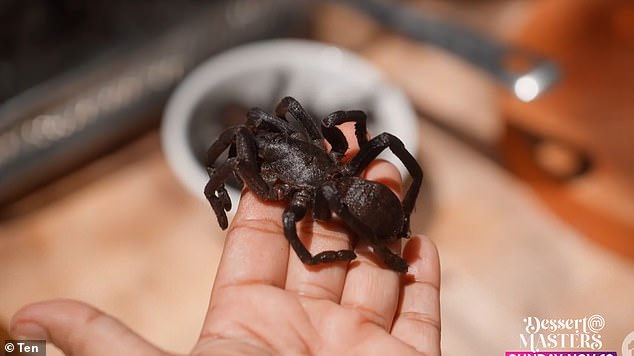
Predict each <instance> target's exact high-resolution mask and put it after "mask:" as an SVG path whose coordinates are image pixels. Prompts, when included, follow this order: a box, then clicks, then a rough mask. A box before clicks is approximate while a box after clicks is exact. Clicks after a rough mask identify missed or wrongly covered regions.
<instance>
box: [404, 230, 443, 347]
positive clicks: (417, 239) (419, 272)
mask: <svg viewBox="0 0 634 356" xmlns="http://www.w3.org/2000/svg"><path fill="white" fill-rule="evenodd" d="M403 257H404V258H405V259H406V260H407V262H408V263H410V264H411V267H410V272H411V273H412V274H413V275H414V278H413V281H412V282H411V283H408V284H406V285H405V286H404V287H403V291H402V296H401V301H400V305H399V309H398V311H397V314H396V319H395V321H394V326H393V327H392V335H394V336H395V337H396V338H398V339H400V340H402V341H403V342H405V343H407V344H409V345H411V346H413V347H414V348H416V349H417V350H418V351H420V352H423V353H425V354H428V355H440V349H439V345H440V289H439V288H440V262H439V258H438V250H437V249H436V246H435V244H434V243H433V242H432V241H431V240H430V239H429V238H427V237H425V236H414V237H412V238H411V239H410V240H409V241H408V242H407V244H406V245H405V249H404V252H403Z"/></svg>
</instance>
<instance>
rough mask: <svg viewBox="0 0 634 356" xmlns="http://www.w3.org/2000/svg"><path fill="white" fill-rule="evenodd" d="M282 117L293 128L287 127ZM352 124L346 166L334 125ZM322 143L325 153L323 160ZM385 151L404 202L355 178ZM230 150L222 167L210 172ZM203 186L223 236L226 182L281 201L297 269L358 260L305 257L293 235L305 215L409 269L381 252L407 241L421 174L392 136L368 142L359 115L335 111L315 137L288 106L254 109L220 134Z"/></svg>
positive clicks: (299, 112)
mask: <svg viewBox="0 0 634 356" xmlns="http://www.w3.org/2000/svg"><path fill="white" fill-rule="evenodd" d="M287 114H288V116H290V118H292V119H294V121H289V120H288V119H287ZM349 121H353V122H355V136H356V139H357V142H358V143H359V147H360V150H359V152H358V153H357V154H356V155H355V156H354V157H353V158H352V159H351V160H350V161H349V162H347V163H343V162H342V161H341V159H342V158H343V155H344V153H345V152H346V150H347V149H348V142H347V141H346V139H345V137H344V135H343V133H342V132H341V131H340V130H339V128H337V126H338V125H340V124H342V123H344V122H349ZM324 140H326V141H328V143H330V145H331V150H330V152H328V151H327V150H326V147H325V145H324ZM386 148H389V149H390V150H391V151H392V152H393V153H394V154H395V155H396V156H397V157H399V159H400V160H401V161H402V162H403V163H404V165H405V167H406V168H407V169H408V171H409V173H410V175H411V176H412V184H411V185H410V187H409V188H408V190H407V193H406V194H405V197H404V199H403V201H402V202H401V201H400V200H399V199H398V197H397V196H396V195H395V194H394V193H393V192H392V191H391V190H390V189H389V188H387V187H386V186H385V185H383V184H381V183H377V182H373V181H369V180H365V179H362V178H360V177H359V176H360V174H361V173H362V171H363V170H364V169H365V168H366V167H367V166H368V165H369V164H370V162H372V161H373V160H374V159H375V158H376V157H377V156H378V155H379V154H380V153H381V152H382V151H383V150H385V149H386ZM227 149H228V155H227V159H226V160H225V161H224V162H222V163H220V164H216V161H217V160H218V157H219V156H220V155H221V154H222V153H223V152H224V151H226V150H227ZM207 160H208V166H207V169H208V171H209V182H208V183H207V185H206V186H205V196H206V197H207V199H208V200H209V202H210V204H211V206H212V208H213V210H214V212H215V214H216V217H217V218H218V223H219V224H220V227H221V228H222V229H226V228H227V226H228V220H227V215H226V211H229V210H230V209H231V200H230V199H229V195H228V194H227V191H226V188H225V186H224V182H225V181H226V180H227V179H228V178H229V176H230V175H232V174H233V175H234V176H235V177H236V178H237V179H238V181H239V182H241V183H244V184H246V185H247V187H248V188H249V189H250V190H251V191H253V193H255V194H256V195H257V196H258V198H260V199H263V200H284V201H286V202H287V203H288V207H287V208H286V209H285V210H284V213H283V214H282V222H283V226H284V235H285V236H286V238H287V240H288V241H289V243H290V245H291V247H292V248H293V250H294V251H295V252H296V254H297V255H298V257H299V258H300V259H301V261H302V262H303V263H305V264H310V265H314V264H320V263H327V262H334V261H349V260H352V259H354V258H356V254H355V253H354V251H352V250H339V251H323V252H320V253H318V254H316V255H314V256H313V255H311V254H310V252H309V251H308V249H307V248H306V247H305V246H304V244H303V243H302V242H301V240H300V239H299V237H298V235H297V228H296V223H297V222H298V221H300V220H301V219H303V218H304V216H305V215H306V212H307V211H309V210H310V211H312V216H313V218H314V219H317V220H328V219H330V218H331V217H332V213H335V214H337V216H339V218H340V219H341V220H342V221H343V222H344V223H345V224H346V225H347V226H348V227H349V228H350V229H351V230H352V231H353V232H355V233H356V234H357V235H358V236H360V237H362V238H366V239H368V241H369V242H370V244H371V245H372V246H373V250H374V252H375V253H376V254H377V255H378V256H379V257H380V258H381V259H382V260H383V261H384V262H385V264H386V265H387V266H388V267H389V268H391V269H393V270H395V271H398V272H402V273H404V272H406V271H407V268H408V266H407V263H406V262H405V260H404V259H402V258H401V257H400V256H398V255H397V254H395V253H393V252H392V251H390V249H389V248H388V247H387V244H388V243H389V242H392V241H395V240H397V239H399V238H407V237H409V217H410V214H411V212H412V210H413V208H414V203H415V201H416V197H417V196H418V192H419V190H420V185H421V183H422V178H423V173H422V170H421V168H420V166H419V165H418V163H417V162H416V159H415V158H414V157H413V156H412V155H411V154H410V153H409V152H408V151H407V150H406V149H405V147H404V146H403V143H402V142H401V141H400V140H399V139H398V138H397V137H395V136H393V135H391V134H388V133H382V134H380V135H378V136H376V137H374V138H372V139H371V140H369V141H368V139H367V131H366V116H365V114H364V113H363V112H362V111H336V112H334V113H332V114H330V115H328V116H327V117H326V118H324V119H323V120H322V127H321V130H320V129H319V128H318V127H317V125H316V124H315V123H314V121H313V120H312V118H311V117H310V115H309V114H308V113H307V112H306V111H305V110H304V109H303V108H302V107H301V105H300V104H299V103H298V102H297V101H296V100H295V99H293V98H291V97H286V98H284V99H282V101H281V102H280V104H279V105H278V106H277V108H276V112H275V115H270V114H268V113H266V112H264V111H262V110H261V109H258V108H254V109H251V110H250V111H249V112H248V113H247V121H246V123H245V124H244V125H239V126H234V127H230V128H228V129H227V130H225V131H224V132H222V133H221V134H220V136H219V138H218V139H217V140H216V141H215V142H214V143H213V144H212V145H211V146H210V148H209V150H208V152H207Z"/></svg>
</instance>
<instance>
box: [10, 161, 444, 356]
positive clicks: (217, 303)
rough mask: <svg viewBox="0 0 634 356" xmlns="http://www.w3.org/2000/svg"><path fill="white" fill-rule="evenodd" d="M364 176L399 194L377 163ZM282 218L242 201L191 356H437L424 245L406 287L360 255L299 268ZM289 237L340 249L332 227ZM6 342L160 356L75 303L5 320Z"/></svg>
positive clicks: (435, 300) (412, 260)
mask: <svg viewBox="0 0 634 356" xmlns="http://www.w3.org/2000/svg"><path fill="white" fill-rule="evenodd" d="M366 176H367V178H368V179H373V180H378V181H381V182H383V183H385V184H387V185H388V186H391V187H392V188H393V189H395V190H397V188H396V187H398V186H400V179H398V172H397V171H396V170H395V168H394V167H393V166H391V165H390V164H388V163H386V162H380V161H377V162H376V163H375V164H373V165H372V166H371V167H370V168H369V169H368V172H367V173H366ZM282 210H283V207H282V206H281V205H280V204H271V203H266V202H262V201H260V200H259V199H257V198H256V197H255V196H254V195H253V194H251V193H249V192H245V193H244V194H243V197H242V199H241V202H240V207H239V208H238V211H237V213H236V216H235V218H234V220H233V222H232V225H231V226H230V228H229V231H228V233H227V237H226V242H225V247H224V251H223V255H222V259H221V261H220V266H219V268H218V273H217V276H216V280H215V282H214V286H213V290H212V296H211V301H210V304H209V309H208V311H207V316H206V319H205V322H204V324H203V329H202V332H201V335H200V338H199V340H198V342H197V344H196V345H195V346H194V349H193V351H192V354H193V355H262V354H282V355H302V354H324V355H331V354H361V355H368V354H397V355H406V354H424V355H439V354H440V309H439V308H440V307H439V283H440V272H439V270H440V267H439V261H438V255H437V251H436V248H435V246H434V244H433V243H432V242H431V241H430V240H429V239H428V238H426V237H424V236H413V237H412V238H411V239H410V240H408V241H407V243H406V245H405V248H404V252H403V257H404V258H405V259H406V260H407V262H408V263H409V264H410V265H411V267H410V273H411V276H409V277H410V278H406V277H403V276H401V275H399V274H397V273H396V272H393V271H391V270H389V269H387V268H385V267H383V266H379V265H378V264H379V263H380V262H378V261H377V260H376V258H375V257H374V256H373V255H372V254H371V253H364V252H363V246H360V247H361V248H359V246H358V249H357V250H358V251H359V250H361V252H360V253H358V255H359V257H358V258H357V259H356V260H354V261H352V262H350V263H349V264H348V263H346V262H338V263H332V264H326V265H320V266H306V265H304V264H302V263H301V261H300V260H299V259H298V258H297V256H296V255H295V253H294V252H293V251H292V250H289V244H288V242H287V241H286V239H285V238H284V234H283V231H282V226H281V213H282ZM298 230H299V231H300V235H301V236H303V238H304V239H305V241H306V242H307V245H308V246H310V250H311V252H312V253H316V252H319V251H323V250H327V249H334V250H337V249H342V248H348V247H349V244H350V236H349V235H348V233H347V232H346V230H343V229H341V228H340V227H338V225H336V224H334V223H330V222H329V223H321V222H320V223H317V222H315V223H311V222H302V223H299V224H298ZM361 242H362V241H361ZM412 276H413V277H412ZM11 334H12V335H13V336H14V337H22V338H31V339H43V338H45V339H47V340H48V341H49V342H52V343H53V344H55V345H56V346H58V347H59V348H60V349H61V350H62V351H64V352H65V353H66V354H73V355H112V354H126V355H134V354H139V355H155V354H156V355H165V354H169V353H167V352H165V351H163V350H161V349H159V348H157V347H156V346H154V345H152V344H150V343H149V342H147V341H145V340H143V339H142V338H141V337H140V336H138V335H136V334H135V333H134V332H132V331H131V330H130V329H129V328H127V327H126V326H124V325H123V324H121V323H120V322H119V321H117V320H115V319H114V318H112V317H111V316H108V315H106V314H104V313H103V312H101V311H99V310H97V309H96V308H94V307H92V306H89V305H86V304H83V303H80V302H77V301H69V300H58V301H47V302H42V303H37V304H33V305H29V306H26V307H24V308H23V309H21V310H20V311H18V312H17V313H16V314H15V315H14V317H13V320H12V322H11Z"/></svg>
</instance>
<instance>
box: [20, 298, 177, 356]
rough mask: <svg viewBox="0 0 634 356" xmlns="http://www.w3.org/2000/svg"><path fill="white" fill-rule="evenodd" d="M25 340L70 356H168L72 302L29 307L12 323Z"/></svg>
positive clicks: (110, 319)
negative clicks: (40, 341)
mask: <svg viewBox="0 0 634 356" xmlns="http://www.w3.org/2000/svg"><path fill="white" fill-rule="evenodd" d="M10 333H11V335H12V336H13V337H16V338H21V339H46V341H48V342H52V343H53V344H55V346H57V347H59V348H60V349H61V350H62V351H63V352H64V353H65V354H67V355H166V353H165V352H163V351H161V350H160V349H159V348H157V347H156V346H154V345H152V344H150V343H149V342H147V341H146V340H144V339H143V338H141V337H140V336H139V335H137V334H135V333H134V332H133V331H132V330H130V329H129V328H128V327H126V326H125V325H123V324H122V323H121V322H119V321H118V320H116V319H114V318H113V317H111V316H109V315H106V314H104V313H103V312H101V311H100V310H98V309H96V308H94V307H92V306H90V305H87V304H84V303H81V302H78V301H72V300H54V301H46V302H41V303H35V304H31V305H27V306H26V307H23V308H22V309H21V310H19V311H18V312H17V313H16V314H15V315H14V316H13V319H12V320H11V327H10Z"/></svg>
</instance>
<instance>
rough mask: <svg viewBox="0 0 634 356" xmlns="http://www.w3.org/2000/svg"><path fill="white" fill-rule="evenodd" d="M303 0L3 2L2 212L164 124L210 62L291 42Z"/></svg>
mask: <svg viewBox="0 0 634 356" xmlns="http://www.w3.org/2000/svg"><path fill="white" fill-rule="evenodd" d="M306 10H307V9H306V2H304V1H296V0H271V1H259V0H234V1H167V0H153V1H138V2H129V1H94V2H88V3H85V2H82V1H58V2H51V1H32V2H23V1H17V0H16V1H4V2H0V26H1V27H0V28H1V29H2V31H0V33H1V35H0V36H2V37H1V40H2V43H3V45H2V48H1V49H0V51H1V52H0V98H1V100H2V104H1V106H0V205H2V204H5V203H7V202H10V201H13V200H15V199H17V198H19V197H20V196H22V195H24V194H25V193H28V192H29V191H31V190H32V189H33V188H35V187H37V186H38V185H40V184H42V183H45V182H48V181H50V180H51V179H53V178H55V177H57V176H59V175H61V174H64V173H66V172H68V171H69V170H70V169H72V168H74V167H76V166H77V165H79V164H81V163H84V162H86V161H87V160H89V159H90V158H93V157H95V156H96V155H98V154H100V153H103V152H105V151H107V150H109V149H111V148H113V147H114V146H116V144H117V143H119V142H122V141H123V140H126V139H129V138H131V137H134V136H136V135H138V134H139V133H140V132H141V131H144V130H146V129H147V128H148V127H152V126H155V125H156V124H157V123H158V119H159V116H160V111H161V110H162V107H163V104H164V103H165V101H166V99H167V97H168V95H169V93H170V92H171V90H172V89H173V87H174V86H175V84H176V83H177V82H178V81H179V80H180V79H181V78H182V77H183V75H184V74H185V73H186V72H187V71H188V70H189V69H191V68H192V67H194V66H195V65H196V64H198V63H199V62H201V61H202V60H203V59H205V58H207V57H208V56H210V55H212V54H214V53H216V52H218V51H221V50H223V49H226V48H229V47H231V46H234V45H237V44H240V43H244V42H248V41H253V40H257V39H264V38H270V37H275V36H280V35H288V34H289V31H291V29H294V28H295V25H297V24H299V23H300V21H301V20H302V19H303V16H304V15H305V14H306V13H307V12H306Z"/></svg>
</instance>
